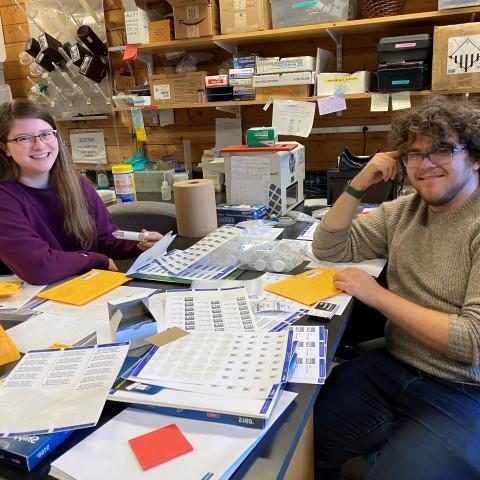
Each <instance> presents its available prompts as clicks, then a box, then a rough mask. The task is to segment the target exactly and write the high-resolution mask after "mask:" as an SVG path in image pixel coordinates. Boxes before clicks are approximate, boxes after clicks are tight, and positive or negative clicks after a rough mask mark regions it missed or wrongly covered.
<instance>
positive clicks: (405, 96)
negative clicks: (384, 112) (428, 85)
mask: <svg viewBox="0 0 480 480" xmlns="http://www.w3.org/2000/svg"><path fill="white" fill-rule="evenodd" d="M391 96H392V110H403V109H405V108H410V107H411V106H412V102H411V101H410V92H395V93H392V94H391Z"/></svg>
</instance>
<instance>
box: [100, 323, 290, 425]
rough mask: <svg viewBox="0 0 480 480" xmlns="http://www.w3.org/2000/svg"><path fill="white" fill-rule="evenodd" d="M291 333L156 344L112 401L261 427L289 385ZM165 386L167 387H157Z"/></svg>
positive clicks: (212, 335)
mask: <svg viewBox="0 0 480 480" xmlns="http://www.w3.org/2000/svg"><path fill="white" fill-rule="evenodd" d="M292 337H293V332H288V331H284V332H281V333H267V332H260V333H219V332H192V333H190V334H188V335H186V336H183V337H181V338H179V339H177V340H175V341H172V342H170V343H167V344H165V345H162V346H155V347H153V348H152V349H151V351H150V352H148V353H147V354H146V355H145V356H144V357H143V358H142V359H140V360H139V361H138V362H137V363H136V364H135V365H133V366H132V367H131V368H130V369H128V370H127V371H126V372H125V373H124V374H123V375H122V378H123V379H124V380H128V383H125V382H122V381H119V382H117V383H116V385H115V388H114V389H112V391H111V392H110V396H109V398H110V399H112V400H117V401H122V402H128V403H134V404H139V405H150V406H155V407H157V408H156V409H157V410H158V411H163V412H168V413H170V414H178V415H182V416H189V417H191V418H200V419H205V420H213V421H218V422H226V423H235V424H239V425H243V426H248V427H252V428H262V427H263V426H264V425H265V421H266V420H267V419H268V417H269V416H270V414H271V411H272V409H273V406H274V404H275V401H276V399H277V397H278V394H279V392H280V391H281V388H282V386H283V385H284V383H285V382H286V381H287V377H288V372H289V366H290V362H291V360H292V356H293V346H294V345H293V342H292ZM155 387H163V388H155Z"/></svg>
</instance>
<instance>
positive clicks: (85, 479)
mask: <svg viewBox="0 0 480 480" xmlns="http://www.w3.org/2000/svg"><path fill="white" fill-rule="evenodd" d="M295 397H296V394H295V393H292V392H283V393H282V395H281V397H280V398H279V400H278V403H277V405H276V407H275V409H274V411H273V413H272V416H271V418H270V420H269V422H268V424H267V426H266V429H265V430H253V429H248V428H238V427H236V426H232V425H222V424H218V423H211V422H197V421H195V420H189V419H186V418H175V417H170V416H167V415H160V414H156V413H152V412H145V411H142V410H136V409H130V408H127V409H126V410H124V411H123V412H121V413H120V414H119V415H117V416H116V417H115V418H113V419H112V420H110V421H109V422H107V423H106V424H105V425H103V426H102V427H101V428H99V429H98V430H96V431H95V432H93V433H92V434H91V435H90V436H88V437H87V438H86V439H85V440H83V441H81V442H80V443H79V444H78V445H76V446H75V447H73V448H72V449H71V450H69V451H68V452H67V453H65V454H64V455H62V456H61V457H59V458H58V459H57V460H55V461H54V462H53V463H52V467H51V470H50V475H51V476H52V477H54V478H57V479H59V480H64V479H68V480H72V479H76V480H91V479H92V478H125V479H127V478H128V480H149V479H152V480H153V479H159V478H179V479H184V478H192V475H193V476H194V477H195V478H199V479H200V478H204V479H207V478H208V479H210V480H218V479H221V478H223V479H226V478H229V476H231V475H232V473H233V472H234V471H235V470H236V468H238V466H239V465H240V463H241V462H242V461H243V460H244V459H245V458H246V457H247V455H248V454H249V453H250V452H251V451H252V450H253V448H254V447H255V445H256V444H257V443H258V442H259V441H260V440H261V438H262V437H263V436H264V435H265V433H266V432H267V431H268V429H269V428H270V427H271V426H272V425H273V424H274V422H275V421H276V420H278V418H279V417H280V415H281V414H282V413H283V412H284V411H285V410H286V408H287V407H288V405H290V403H291V402H292V401H293V400H294V398H295ZM172 423H173V424H175V425H176V426H177V427H178V429H179V430H180V431H181V432H182V434H183V435H184V436H185V438H186V439H187V440H188V442H189V443H190V444H191V445H192V447H193V450H192V451H191V452H189V453H186V454H185V455H181V456H179V457H177V458H174V459H173V460H170V461H168V462H165V463H162V464H161V465H158V466H157V467H154V468H151V469H150V470H146V471H144V470H142V468H141V466H140V464H139V463H138V461H137V459H136V458H135V456H134V454H133V452H132V450H131V449H130V446H129V444H128V440H130V439H132V438H134V437H137V436H139V435H143V434H145V433H148V432H150V431H152V430H155V429H157V428H161V427H164V426H166V425H170V424H172ZM112 459H114V461H112Z"/></svg>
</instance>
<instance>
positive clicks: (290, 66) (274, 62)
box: [256, 56, 316, 75]
mask: <svg viewBox="0 0 480 480" xmlns="http://www.w3.org/2000/svg"><path fill="white" fill-rule="evenodd" d="M315 63H316V58H315V57H309V56H302V57H285V58H280V59H279V58H278V57H267V58H261V57H257V62H256V73H257V75H263V74H271V73H288V72H308V71H310V72H313V71H315Z"/></svg>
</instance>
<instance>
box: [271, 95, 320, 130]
mask: <svg viewBox="0 0 480 480" xmlns="http://www.w3.org/2000/svg"><path fill="white" fill-rule="evenodd" d="M314 117H315V103H314V102H300V101H294V100H274V102H273V114H272V127H277V131H278V134H279V135H295V136H297V137H304V138H306V137H308V136H309V135H310V132H311V130H312V127H313V119H314Z"/></svg>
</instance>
